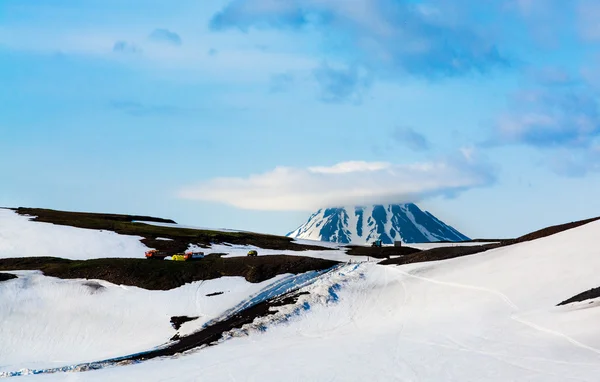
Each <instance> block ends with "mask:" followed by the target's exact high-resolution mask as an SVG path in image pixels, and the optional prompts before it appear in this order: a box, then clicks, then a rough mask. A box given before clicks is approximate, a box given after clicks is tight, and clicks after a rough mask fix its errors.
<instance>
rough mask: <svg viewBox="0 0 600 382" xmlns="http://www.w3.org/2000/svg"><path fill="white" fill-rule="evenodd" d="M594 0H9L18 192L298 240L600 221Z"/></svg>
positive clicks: (5, 59)
mask: <svg viewBox="0 0 600 382" xmlns="http://www.w3.org/2000/svg"><path fill="white" fill-rule="evenodd" d="M598 19H600V4H598V2H596V1H593V0H574V1H568V2H567V1H562V0H506V1H500V0H496V1H492V0H462V1H448V0H431V1H419V0H304V1H299V0H286V1H282V0H215V1H211V2H198V1H170V2H165V1H150V0H144V1H128V2H123V1H117V0H103V1H98V0H88V1H85V2H77V3H75V2H72V1H66V0H44V1H41V0H32V1H27V2H23V1H20V0H3V1H2V2H0V174H2V176H0V205H5V206H36V207H48V208H56V209H69V210H86V211H102V212H120V213H142V214H151V215H159V216H164V217H171V218H174V219H175V220H177V221H179V222H181V223H186V224H194V225H200V226H208V227H229V228H240V229H248V230H255V231H262V232H272V233H278V234H285V233H287V232H289V231H291V230H293V229H294V228H296V226H298V225H299V224H301V223H302V222H303V221H304V220H305V219H306V218H307V217H308V215H309V214H310V211H311V210H313V209H315V208H318V207H319V206H329V205H341V204H365V203H379V202H382V203H383V202H386V203H387V202H405V201H416V202H417V203H418V204H419V205H420V206H421V207H423V208H426V209H428V210H430V211H431V212H432V213H434V214H435V215H437V216H438V217H440V218H441V219H442V220H445V221H447V222H449V223H451V224H453V225H454V226H455V227H457V228H458V229H460V230H461V231H463V232H464V233H465V234H467V235H469V236H472V237H492V236H493V237H498V236H514V235H518V234H522V233H526V232H528V231H531V230H534V229H537V228H541V227H544V226H547V225H550V224H557V223H562V222H567V221H573V220H577V219H582V218H587V217H592V216H598V215H600V198H598V197H597V190H599V189H600V176H599V172H600V109H599V105H598V95H599V92H600V69H598V68H599V67H600V65H599V64H600V24H599V23H598V22H597V20H598Z"/></svg>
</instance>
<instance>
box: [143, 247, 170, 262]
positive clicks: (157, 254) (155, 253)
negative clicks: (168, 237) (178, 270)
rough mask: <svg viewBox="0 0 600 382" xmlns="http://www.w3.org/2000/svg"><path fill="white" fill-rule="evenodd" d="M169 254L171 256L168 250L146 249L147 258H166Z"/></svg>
mask: <svg viewBox="0 0 600 382" xmlns="http://www.w3.org/2000/svg"><path fill="white" fill-rule="evenodd" d="M167 256H171V254H170V253H168V252H166V251H159V250H158V249H151V250H149V251H146V259H148V260H164V259H165V257H167Z"/></svg>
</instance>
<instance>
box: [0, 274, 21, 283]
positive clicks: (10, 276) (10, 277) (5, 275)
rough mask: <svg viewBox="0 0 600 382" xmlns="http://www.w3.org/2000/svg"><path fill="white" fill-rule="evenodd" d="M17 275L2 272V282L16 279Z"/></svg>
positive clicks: (0, 276) (0, 279) (0, 278)
mask: <svg viewBox="0 0 600 382" xmlns="http://www.w3.org/2000/svg"><path fill="white" fill-rule="evenodd" d="M16 278H17V276H16V275H13V274H12V273H0V282H2V281H8V280H12V279H16Z"/></svg>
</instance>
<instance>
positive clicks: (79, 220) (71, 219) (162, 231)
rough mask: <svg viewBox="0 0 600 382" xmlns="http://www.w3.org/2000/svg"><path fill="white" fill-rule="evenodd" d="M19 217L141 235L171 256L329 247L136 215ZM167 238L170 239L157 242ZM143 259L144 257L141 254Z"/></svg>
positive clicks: (29, 211)
mask: <svg viewBox="0 0 600 382" xmlns="http://www.w3.org/2000/svg"><path fill="white" fill-rule="evenodd" d="M14 211H16V212H17V213H18V214H20V215H28V216H35V218H34V219H32V220H33V221H38V222H44V223H53V224H57V225H65V226H71V227H78V228H88V229H95V230H107V231H113V232H116V233H119V234H122V235H132V236H141V237H143V238H144V239H142V240H141V241H142V243H144V244H145V245H146V246H148V247H150V248H156V249H159V250H163V251H167V252H169V253H171V254H175V253H181V252H184V251H185V250H186V249H187V248H188V246H189V245H190V244H195V245H198V246H201V247H207V246H209V245H210V244H212V243H214V244H220V243H229V244H240V245H254V246H257V247H259V248H269V249H275V250H294V251H304V250H311V249H314V250H322V251H326V250H329V248H325V247H320V246H317V245H302V244H297V243H294V242H293V239H292V238H289V237H285V236H275V235H265V234H259V233H253V232H229V231H227V232H222V231H211V230H201V229H189V228H177V227H160V226H155V225H151V224H143V223H133V222H134V221H147V222H155V223H171V224H174V223H175V222H174V221H173V220H169V219H161V218H155V217H151V216H139V215H117V214H97V213H87V212H66V211H55V210H48V209H40V208H24V207H20V208H16V209H14ZM157 238H166V239H171V240H157ZM116 256H118V254H116V253H115V254H111V253H107V254H106V257H116ZM140 256H143V254H140Z"/></svg>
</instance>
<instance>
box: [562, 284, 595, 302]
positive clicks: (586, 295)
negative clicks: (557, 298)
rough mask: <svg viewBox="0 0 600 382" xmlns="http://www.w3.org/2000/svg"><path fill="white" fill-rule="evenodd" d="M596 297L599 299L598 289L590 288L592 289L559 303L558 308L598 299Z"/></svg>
mask: <svg viewBox="0 0 600 382" xmlns="http://www.w3.org/2000/svg"><path fill="white" fill-rule="evenodd" d="M598 297H600V287H598V288H592V289H590V290H587V291H585V292H583V293H580V294H578V295H576V296H573V297H571V298H570V299H568V300H565V301H563V302H561V303H560V304H558V306H561V305H567V304H571V303H573V302H580V301H585V300H591V299H594V298H598Z"/></svg>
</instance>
